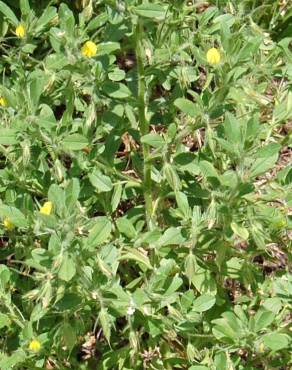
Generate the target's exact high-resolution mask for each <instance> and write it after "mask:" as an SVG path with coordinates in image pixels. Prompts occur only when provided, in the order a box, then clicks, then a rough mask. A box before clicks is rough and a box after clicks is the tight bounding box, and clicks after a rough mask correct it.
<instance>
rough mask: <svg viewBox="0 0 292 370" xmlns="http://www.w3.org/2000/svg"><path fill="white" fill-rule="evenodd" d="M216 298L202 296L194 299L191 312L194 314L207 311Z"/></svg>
mask: <svg viewBox="0 0 292 370" xmlns="http://www.w3.org/2000/svg"><path fill="white" fill-rule="evenodd" d="M215 302H216V298H215V297H214V296H211V295H207V294H203V295H201V296H200V297H199V298H197V299H195V301H194V303H193V306H192V310H193V311H195V312H204V311H208V310H209V309H210V308H212V307H213V306H214V304H215Z"/></svg>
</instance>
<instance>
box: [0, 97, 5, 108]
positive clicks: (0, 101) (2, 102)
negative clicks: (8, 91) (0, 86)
mask: <svg viewBox="0 0 292 370" xmlns="http://www.w3.org/2000/svg"><path fill="white" fill-rule="evenodd" d="M6 106H7V101H6V99H5V98H4V97H3V96H0V107H6Z"/></svg>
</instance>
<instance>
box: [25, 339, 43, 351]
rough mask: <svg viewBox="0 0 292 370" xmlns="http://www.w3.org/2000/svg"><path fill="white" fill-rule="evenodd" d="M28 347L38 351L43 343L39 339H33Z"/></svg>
mask: <svg viewBox="0 0 292 370" xmlns="http://www.w3.org/2000/svg"><path fill="white" fill-rule="evenodd" d="M28 348H29V349H30V350H31V351H33V352H38V351H39V350H40V349H41V344H40V342H39V341H38V340H37V339H33V340H32V341H30V343H29V347H28Z"/></svg>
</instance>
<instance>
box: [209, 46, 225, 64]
mask: <svg viewBox="0 0 292 370" xmlns="http://www.w3.org/2000/svg"><path fill="white" fill-rule="evenodd" d="M206 58H207V62H208V63H209V64H219V63H220V60H221V55H220V52H219V50H218V49H216V48H211V49H209V50H208V51H207V54H206Z"/></svg>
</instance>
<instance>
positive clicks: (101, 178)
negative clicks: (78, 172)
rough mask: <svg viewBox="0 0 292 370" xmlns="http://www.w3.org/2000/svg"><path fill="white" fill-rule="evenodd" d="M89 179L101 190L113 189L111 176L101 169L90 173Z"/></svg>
mask: <svg viewBox="0 0 292 370" xmlns="http://www.w3.org/2000/svg"><path fill="white" fill-rule="evenodd" d="M89 181H90V182H91V184H92V185H93V186H94V187H95V188H97V189H98V191H100V192H107V191H111V190H112V188H113V184H112V182H111V179H110V177H108V176H105V175H103V174H102V173H101V172H100V171H99V170H95V171H94V172H93V173H92V174H90V175H89Z"/></svg>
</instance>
